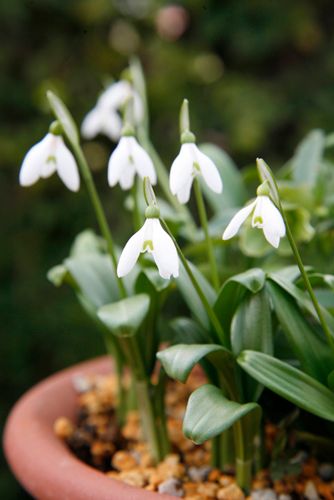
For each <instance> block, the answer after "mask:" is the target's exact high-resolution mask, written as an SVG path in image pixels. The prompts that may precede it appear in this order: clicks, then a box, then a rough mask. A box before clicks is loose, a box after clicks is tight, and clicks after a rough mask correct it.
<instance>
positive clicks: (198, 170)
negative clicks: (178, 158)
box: [194, 161, 201, 173]
mask: <svg viewBox="0 0 334 500" xmlns="http://www.w3.org/2000/svg"><path fill="white" fill-rule="evenodd" d="M194 169H195V170H196V172H198V173H201V167H200V165H199V163H197V161H194Z"/></svg>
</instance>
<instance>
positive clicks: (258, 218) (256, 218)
mask: <svg viewBox="0 0 334 500" xmlns="http://www.w3.org/2000/svg"><path fill="white" fill-rule="evenodd" d="M253 224H254V226H256V225H257V224H259V225H262V224H263V219H262V217H260V215H258V216H257V217H254V221H253Z"/></svg>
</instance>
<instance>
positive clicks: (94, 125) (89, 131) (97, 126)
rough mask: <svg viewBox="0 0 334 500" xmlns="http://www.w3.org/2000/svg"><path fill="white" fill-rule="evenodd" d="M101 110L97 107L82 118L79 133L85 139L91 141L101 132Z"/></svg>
mask: <svg viewBox="0 0 334 500" xmlns="http://www.w3.org/2000/svg"><path fill="white" fill-rule="evenodd" d="M102 119H103V115H102V110H101V109H99V107H98V106H96V107H95V108H93V109H92V110H91V111H90V112H89V113H88V114H87V115H86V116H85V118H84V120H83V122H82V124H81V133H82V136H83V137H84V138H85V139H92V138H93V137H95V136H96V135H98V134H99V133H100V132H101V129H102Z"/></svg>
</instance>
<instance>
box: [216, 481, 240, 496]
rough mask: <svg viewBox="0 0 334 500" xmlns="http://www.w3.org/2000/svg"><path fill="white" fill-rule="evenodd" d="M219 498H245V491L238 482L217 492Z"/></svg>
mask: <svg viewBox="0 0 334 500" xmlns="http://www.w3.org/2000/svg"><path fill="white" fill-rule="evenodd" d="M217 499H218V500H245V495H244V494H243V491H242V490H241V489H240V488H239V486H237V485H236V484H230V485H229V486H226V487H225V488H221V489H220V490H218V492H217Z"/></svg>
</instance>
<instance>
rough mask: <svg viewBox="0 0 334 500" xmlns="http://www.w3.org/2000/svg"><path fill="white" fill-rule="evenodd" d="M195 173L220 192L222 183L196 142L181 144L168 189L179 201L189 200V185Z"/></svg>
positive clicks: (214, 167) (213, 166) (171, 171)
mask: <svg viewBox="0 0 334 500" xmlns="http://www.w3.org/2000/svg"><path fill="white" fill-rule="evenodd" d="M196 175H202V177H203V179H204V181H205V183H206V184H207V185H208V187H209V188H210V189H211V190H212V191H214V192H215V193H221V192H222V190H223V183H222V180H221V178H220V175H219V172H218V169H217V167H216V165H215V164H214V163H213V161H212V160H211V159H210V158H209V157H208V156H206V155H205V154H204V153H202V152H201V151H200V150H199V149H198V147H197V146H196V144H194V143H185V144H182V146H181V150H180V153H179V154H178V156H177V157H176V158H175V160H174V162H173V164H172V167H171V170H170V176H169V186H170V190H171V192H172V193H173V194H174V195H176V197H177V199H178V200H179V202H180V203H187V202H188V201H189V198H190V191H191V186H192V183H193V180H194V178H195V177H196Z"/></svg>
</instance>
